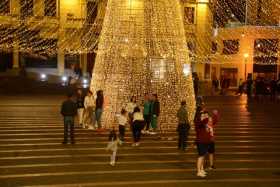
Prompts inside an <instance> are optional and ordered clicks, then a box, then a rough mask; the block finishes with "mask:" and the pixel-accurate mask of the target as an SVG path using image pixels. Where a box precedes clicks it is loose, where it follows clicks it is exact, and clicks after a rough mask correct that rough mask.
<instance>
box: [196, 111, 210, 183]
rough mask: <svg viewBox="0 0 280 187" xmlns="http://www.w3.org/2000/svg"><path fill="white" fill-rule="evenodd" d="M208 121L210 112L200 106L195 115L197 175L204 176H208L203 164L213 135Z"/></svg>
mask: <svg viewBox="0 0 280 187" xmlns="http://www.w3.org/2000/svg"><path fill="white" fill-rule="evenodd" d="M208 121H209V114H208V112H207V111H205V110H204V108H203V107H198V108H197V111H196V115H195V131H196V145H197V151H198V158H197V176H198V177H202V178H204V177H206V174H207V173H206V172H205V171H204V168H203V165H204V160H205V156H206V155H207V152H208V149H209V144H210V142H211V136H210V133H209V131H208V127H207V124H208Z"/></svg>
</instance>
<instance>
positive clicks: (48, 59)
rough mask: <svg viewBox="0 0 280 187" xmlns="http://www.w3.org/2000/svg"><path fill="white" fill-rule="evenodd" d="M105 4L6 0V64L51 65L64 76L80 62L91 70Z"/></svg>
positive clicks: (2, 31) (1, 6) (2, 18)
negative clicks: (99, 9) (100, 13)
mask: <svg viewBox="0 0 280 187" xmlns="http://www.w3.org/2000/svg"><path fill="white" fill-rule="evenodd" d="M101 5H102V3H100V4H97V3H96V1H95V0H2V1H1V3H0V23H1V24H0V35H1V38H0V49H1V54H0V55H1V58H0V61H1V64H2V66H4V65H5V66H7V67H13V68H19V67H20V66H25V67H35V68H51V69H56V71H57V74H59V75H63V74H64V70H65V68H69V67H70V66H71V64H76V65H77V64H78V65H79V66H80V67H82V69H83V72H86V71H89V70H90V69H92V66H93V60H92V59H93V58H94V57H93V56H94V55H93V51H94V49H95V48H96V42H97V39H98V36H99V33H100V30H101V25H102V16H100V15H99V13H98V11H97V10H98V6H101ZM99 18H101V19H99ZM2 68H3V67H2ZM4 68H5V67H4Z"/></svg>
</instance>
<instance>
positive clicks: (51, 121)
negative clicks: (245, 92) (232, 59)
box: [0, 96, 280, 187]
mask: <svg viewBox="0 0 280 187" xmlns="http://www.w3.org/2000/svg"><path fill="white" fill-rule="evenodd" d="M62 100H63V97H60V96H40V97H38V96H36V98H34V97H32V96H16V97H13V96H9V97H7V96H0V186H1V187H8V186H34V187H35V186H36V187H38V186H39V187H40V186H42V187H45V186H53V187H62V186H63V187H82V186H109V187H111V186H125V187H131V186H133V187H138V186H139V187H140V186H146V187H148V186H153V187H155V186H165V187H169V186H170V187H173V186H176V187H178V186H182V187H183V186H187V185H190V186H195V187H196V186H204V187H205V186H206V187H207V186H254V187H256V186H257V187H258V186H263V187H264V186H275V187H276V186H279V185H280V178H279V177H280V162H279V161H280V147H279V143H280V138H279V136H280V115H279V106H277V105H276V104H254V106H252V107H249V110H250V111H248V107H246V103H245V102H244V100H239V98H237V97H226V98H224V97H217V98H208V99H207V101H206V103H207V106H208V107H209V108H210V109H218V110H220V111H221V113H222V119H221V122H220V123H219V124H218V126H217V129H216V137H217V139H216V146H217V162H216V167H217V169H216V170H214V171H211V172H210V173H209V175H208V176H207V178H206V179H199V178H197V177H196V171H195V161H196V156H197V155H196V149H195V148H194V147H189V148H188V150H187V151H186V152H179V151H178V150H177V147H176V146H177V142H176V139H175V137H176V133H175V129H169V130H168V131H167V132H166V133H165V134H163V135H162V136H161V137H160V138H159V137H158V136H150V135H149V136H144V138H143V141H142V144H141V145H140V147H131V143H132V139H131V137H130V134H127V137H126V140H127V143H126V144H124V145H123V146H122V147H120V149H119V152H118V160H117V164H116V166H115V167H112V166H110V165H109V156H110V155H109V153H108V152H107V151H106V150H105V147H106V144H107V139H108V137H107V132H103V133H100V134H97V133H96V132H94V131H91V130H85V129H81V128H77V129H76V144H75V145H62V144H61V142H62V140H63V124H62V119H61V116H60V115H59V107H60V106H59V105H60V103H61V101H62ZM193 141H194V132H192V133H191V137H190V143H192V142H193Z"/></svg>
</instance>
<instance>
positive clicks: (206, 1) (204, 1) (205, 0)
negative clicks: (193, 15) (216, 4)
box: [197, 0, 209, 3]
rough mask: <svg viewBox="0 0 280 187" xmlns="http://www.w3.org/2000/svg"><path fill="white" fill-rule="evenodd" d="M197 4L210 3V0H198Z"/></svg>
mask: <svg viewBox="0 0 280 187" xmlns="http://www.w3.org/2000/svg"><path fill="white" fill-rule="evenodd" d="M197 3H209V0H197Z"/></svg>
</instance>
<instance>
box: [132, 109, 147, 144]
mask: <svg viewBox="0 0 280 187" xmlns="http://www.w3.org/2000/svg"><path fill="white" fill-rule="evenodd" d="M144 123H145V121H144V117H143V114H142V112H141V111H140V108H139V107H136V108H135V109H134V113H133V121H132V134H133V141H134V143H133V144H132V146H139V145H140V139H141V131H142V129H143V128H144Z"/></svg>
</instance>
